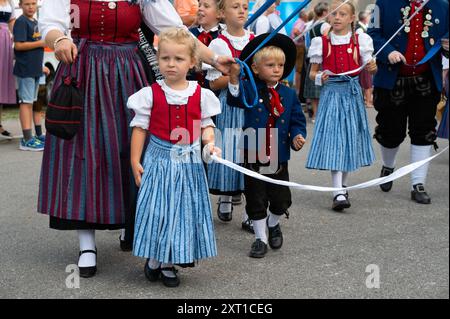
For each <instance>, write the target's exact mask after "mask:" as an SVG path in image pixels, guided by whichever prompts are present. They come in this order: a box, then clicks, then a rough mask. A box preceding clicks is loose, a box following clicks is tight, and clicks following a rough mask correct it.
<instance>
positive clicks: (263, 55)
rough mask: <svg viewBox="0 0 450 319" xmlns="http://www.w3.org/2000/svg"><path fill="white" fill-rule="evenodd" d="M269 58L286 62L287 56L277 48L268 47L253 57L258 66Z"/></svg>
mask: <svg viewBox="0 0 450 319" xmlns="http://www.w3.org/2000/svg"><path fill="white" fill-rule="evenodd" d="M267 58H274V59H275V60H277V61H283V62H286V56H285V54H284V52H283V50H281V49H280V48H279V47H276V46H268V47H264V48H262V49H261V50H259V51H258V52H256V54H255V56H254V57H253V64H255V65H258V63H260V62H261V60H264V59H267Z"/></svg>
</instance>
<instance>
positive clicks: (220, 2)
mask: <svg viewBox="0 0 450 319" xmlns="http://www.w3.org/2000/svg"><path fill="white" fill-rule="evenodd" d="M227 1H230V0H218V3H217V5H218V8H219V10H225V7H226V4H227ZM248 2H250V0H247V3H248Z"/></svg>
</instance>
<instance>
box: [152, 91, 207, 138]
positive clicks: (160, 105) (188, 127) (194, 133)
mask: <svg viewBox="0 0 450 319" xmlns="http://www.w3.org/2000/svg"><path fill="white" fill-rule="evenodd" d="M151 88H152V92H153V107H152V111H151V116H150V125H149V127H148V130H149V131H150V134H152V135H155V136H156V137H158V138H160V139H162V140H165V141H168V142H171V143H173V144H175V143H181V144H192V143H193V142H194V141H195V140H197V139H198V138H199V136H200V133H201V113H202V112H201V106H200V96H201V87H200V85H197V89H196V90H195V93H194V95H192V96H191V97H189V99H188V102H187V104H185V105H169V104H168V103H167V99H166V95H165V94H164V91H163V89H162V88H161V86H160V85H159V84H158V83H153V84H152V86H151ZM177 129H182V130H183V131H180V132H177V131H173V130H177ZM172 131H173V133H172ZM186 132H188V133H189V140H187V139H186V138H185V137H186V136H183V133H186ZM171 134H172V135H173V136H172V139H171V138H170V137H171V136H170V135H171Z"/></svg>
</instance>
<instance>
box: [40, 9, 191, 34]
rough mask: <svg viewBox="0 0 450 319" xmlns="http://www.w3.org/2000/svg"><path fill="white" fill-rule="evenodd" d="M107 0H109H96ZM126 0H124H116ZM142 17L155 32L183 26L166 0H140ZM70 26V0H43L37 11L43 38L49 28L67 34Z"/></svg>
mask: <svg viewBox="0 0 450 319" xmlns="http://www.w3.org/2000/svg"><path fill="white" fill-rule="evenodd" d="M96 1H107V2H111V0H96ZM116 1H117V2H118V1H126V0H116ZM139 3H140V4H139V5H140V6H141V10H142V17H143V20H144V22H145V24H146V25H148V27H149V28H150V29H151V30H152V31H153V32H154V33H155V34H159V33H160V31H161V30H163V29H165V28H167V27H183V21H181V18H180V16H179V15H178V13H177V12H176V11H175V8H174V7H173V6H172V4H171V3H170V2H169V1H168V0H140V1H139ZM69 28H70V0H45V1H43V3H42V8H41V9H40V11H39V29H40V31H41V34H42V38H43V39H45V37H46V36H47V34H48V32H49V31H51V30H60V31H61V32H63V33H64V34H68V30H69Z"/></svg>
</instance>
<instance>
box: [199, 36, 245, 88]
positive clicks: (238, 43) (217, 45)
mask: <svg viewBox="0 0 450 319" xmlns="http://www.w3.org/2000/svg"><path fill="white" fill-rule="evenodd" d="M222 34H223V35H224V36H225V37H227V38H228V40H230V43H231V45H232V46H233V48H235V49H236V50H238V51H242V49H244V47H245V46H246V45H247V43H248V42H249V41H250V34H251V33H250V31H248V30H245V35H243V36H242V37H235V36H233V35H231V34H229V33H228V32H227V30H222ZM209 48H210V49H211V50H212V51H213V52H214V53H216V54H218V55H226V56H233V54H232V53H231V51H230V48H229V47H228V45H227V43H226V42H225V41H224V40H222V39H214V40H212V41H211V43H210V44H209ZM221 76H222V73H221V72H220V71H218V70H216V69H208V72H207V73H206V77H205V78H206V79H207V80H209V81H214V80H217V79H218V78H220V77H221Z"/></svg>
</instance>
